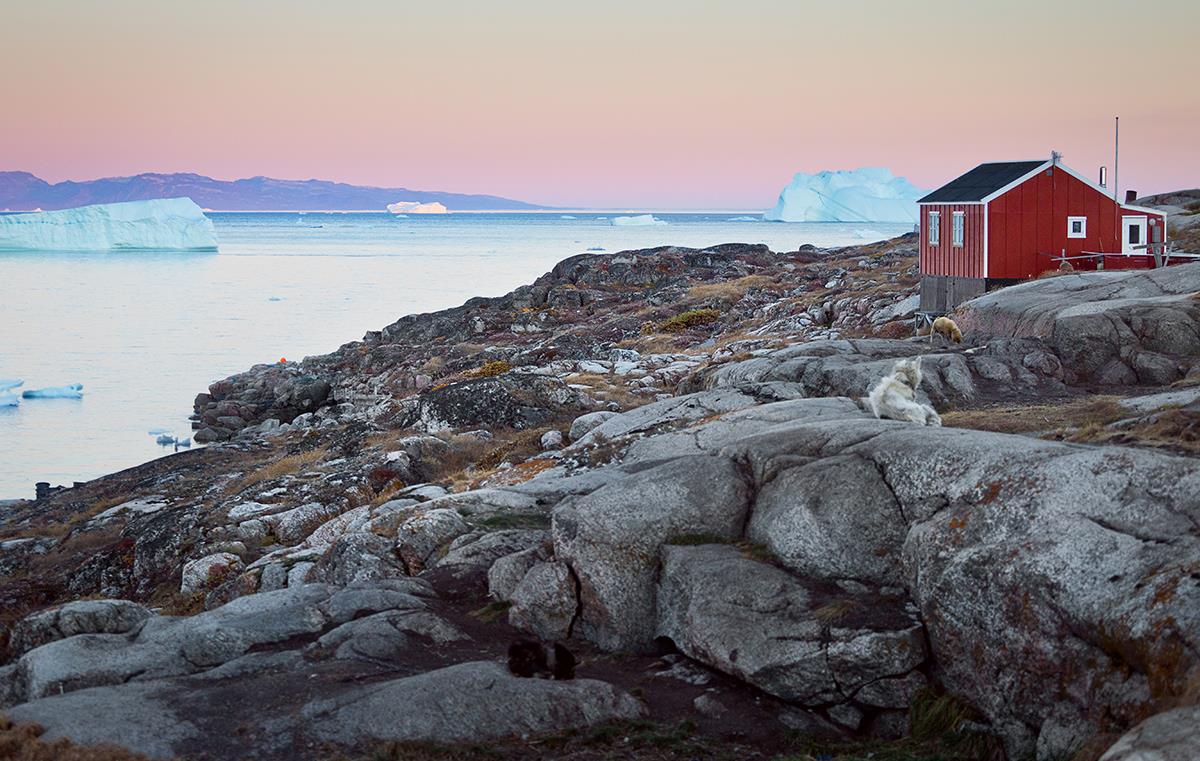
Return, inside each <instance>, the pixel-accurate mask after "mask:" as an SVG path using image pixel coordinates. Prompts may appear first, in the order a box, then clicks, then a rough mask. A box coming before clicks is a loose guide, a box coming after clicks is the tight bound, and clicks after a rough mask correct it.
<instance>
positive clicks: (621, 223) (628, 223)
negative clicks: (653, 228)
mask: <svg viewBox="0 0 1200 761" xmlns="http://www.w3.org/2000/svg"><path fill="white" fill-rule="evenodd" d="M612 223H613V224H614V225H616V226H617V227H635V226H638V225H665V224H666V222H664V221H663V220H661V219H657V218H656V217H655V216H654V215H653V214H638V215H636V216H633V217H613V221H612Z"/></svg>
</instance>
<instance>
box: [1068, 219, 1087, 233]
mask: <svg viewBox="0 0 1200 761" xmlns="http://www.w3.org/2000/svg"><path fill="white" fill-rule="evenodd" d="M1076 222H1079V223H1080V224H1079V232H1074V228H1075V223H1076ZM1067 237H1068V238H1086V237H1087V217H1067Z"/></svg>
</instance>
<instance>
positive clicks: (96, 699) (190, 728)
mask: <svg viewBox="0 0 1200 761" xmlns="http://www.w3.org/2000/svg"><path fill="white" fill-rule="evenodd" d="M170 693H171V690H170V689H169V688H168V687H166V686H164V685H162V684H158V683H153V682H149V683H148V682H141V683H130V684H123V685H121V686H120V687H119V688H116V689H113V688H104V687H99V688H94V689H86V690H79V691H77V692H69V693H66V694H63V695H57V694H56V695H54V696H53V697H47V698H44V699H42V700H35V701H33V702H30V703H25V704H24V705H20V706H17V707H15V708H10V709H8V710H7V713H8V715H9V718H11V719H12V720H13V721H14V722H18V723H22V724H24V723H34V724H38V725H40V726H42V727H44V728H45V730H46V731H45V733H43V734H42V736H41V739H42V740H44V741H46V742H53V741H55V740H59V739H68V740H71V741H73V742H76V743H79V744H81V745H96V744H106V745H120V746H122V747H125V748H129V749H131V750H133V751H134V752H137V753H141V754H143V755H146V756H149V757H151V758H156V759H172V758H175V757H176V756H177V753H178V748H180V747H181V746H183V745H184V744H185V743H188V742H189V741H192V740H195V739H196V738H198V737H199V736H200V735H201V730H200V729H199V728H198V727H197V726H196V725H195V724H193V723H192V722H191V720H190V717H189V716H187V715H185V714H183V713H182V712H179V711H177V710H175V709H174V708H173V707H172V706H171V705H170V704H169V697H168V696H169V695H170ZM99 757H102V756H99Z"/></svg>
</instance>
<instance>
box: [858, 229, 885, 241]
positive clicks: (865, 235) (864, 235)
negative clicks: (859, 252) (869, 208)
mask: <svg viewBox="0 0 1200 761" xmlns="http://www.w3.org/2000/svg"><path fill="white" fill-rule="evenodd" d="M854 237H855V238H858V239H859V240H883V239H884V238H886V237H887V236H886V235H884V234H883V233H881V232H878V231H876V230H855V231H854Z"/></svg>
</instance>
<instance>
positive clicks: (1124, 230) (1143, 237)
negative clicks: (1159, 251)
mask: <svg viewBox="0 0 1200 761" xmlns="http://www.w3.org/2000/svg"><path fill="white" fill-rule="evenodd" d="M1130 222H1133V224H1129V223H1130ZM1131 227H1137V228H1138V231H1139V232H1138V242H1137V243H1130V242H1129V230H1130V228H1131ZM1149 242H1150V218H1149V217H1145V216H1134V215H1132V214H1128V215H1125V216H1123V217H1121V253H1123V254H1125V256H1131V255H1134V254H1138V253H1142V254H1144V253H1146V251H1147V248H1146V246H1147V244H1148V243H1149ZM1139 249H1140V251H1139Z"/></svg>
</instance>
